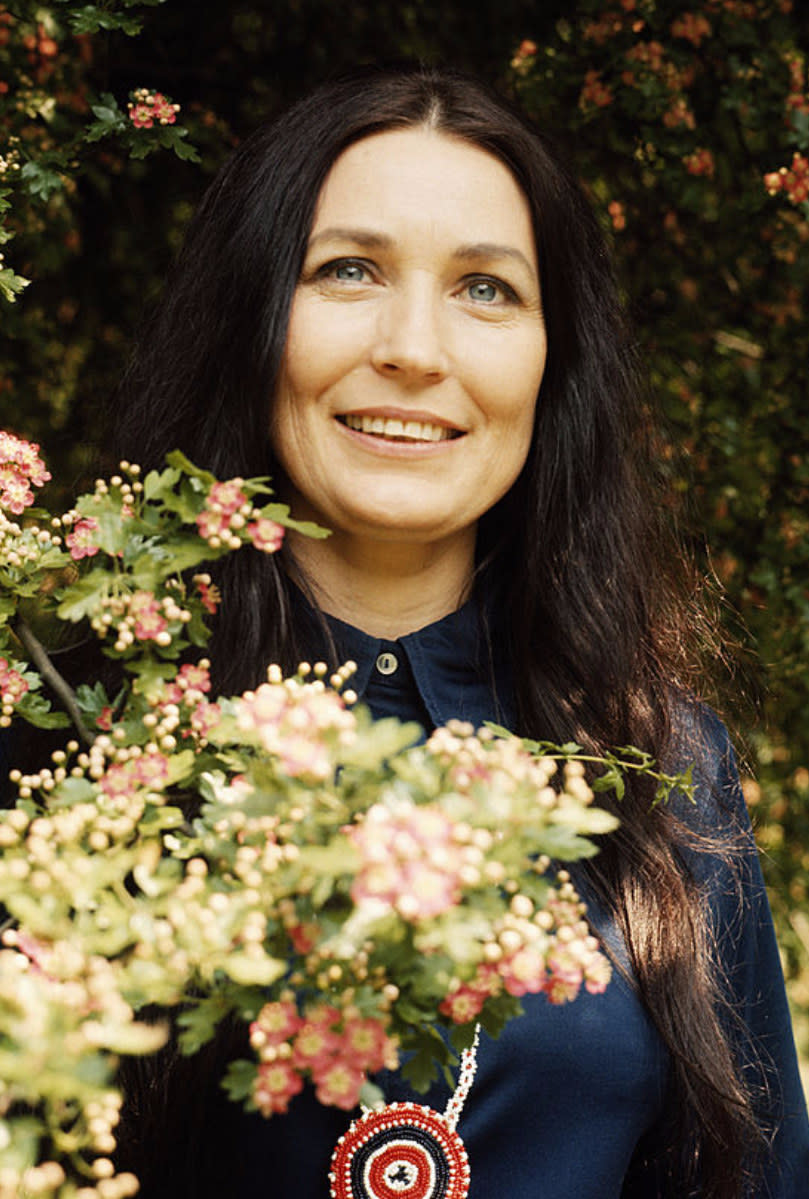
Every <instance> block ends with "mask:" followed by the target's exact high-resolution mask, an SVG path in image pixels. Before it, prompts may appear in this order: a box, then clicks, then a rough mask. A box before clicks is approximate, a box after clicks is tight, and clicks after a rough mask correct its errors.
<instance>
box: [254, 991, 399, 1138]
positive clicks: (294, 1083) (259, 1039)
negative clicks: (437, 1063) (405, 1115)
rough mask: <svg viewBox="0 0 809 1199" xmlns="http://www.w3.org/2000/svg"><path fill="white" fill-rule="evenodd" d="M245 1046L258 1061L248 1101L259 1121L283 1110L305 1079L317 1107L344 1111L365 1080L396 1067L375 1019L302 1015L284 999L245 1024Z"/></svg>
mask: <svg viewBox="0 0 809 1199" xmlns="http://www.w3.org/2000/svg"><path fill="white" fill-rule="evenodd" d="M250 1044H251V1045H252V1047H253V1049H255V1050H256V1052H257V1054H258V1059H259V1067H258V1074H257V1076H256V1082H255V1086H254V1090H253V1099H254V1100H255V1103H256V1107H257V1108H258V1110H259V1111H260V1112H261V1113H262V1115H265V1116H271V1115H272V1114H273V1113H274V1112H285V1111H287V1109H288V1107H289V1102H290V1100H291V1099H292V1098H293V1097H294V1096H295V1095H297V1094H298V1092H299V1091H301V1090H302V1089H303V1085H304V1081H305V1079H307V1078H310V1079H311V1080H312V1082H313V1083H314V1086H315V1095H316V1097H317V1099H318V1100H319V1101H320V1102H321V1103H323V1104H327V1105H329V1106H331V1107H339V1108H343V1109H344V1110H345V1111H350V1110H351V1108H353V1107H356V1105H357V1103H358V1102H359V1095H360V1089H361V1087H362V1084H363V1083H364V1081H365V1078H366V1076H367V1075H368V1074H369V1073H374V1072H375V1071H377V1070H381V1069H382V1068H383V1067H385V1066H388V1067H392V1066H395V1064H396V1048H395V1043H394V1042H393V1040H392V1039H391V1038H390V1037H389V1036H388V1034H387V1032H386V1031H385V1027H384V1025H383V1024H382V1023H381V1021H380V1020H372V1019H368V1018H367V1017H363V1016H361V1015H360V1013H359V1012H358V1011H356V1009H351V1008H346V1009H345V1010H343V1011H341V1010H340V1009H339V1008H336V1007H332V1006H331V1005H329V1004H319V1005H318V1006H316V1007H313V1008H311V1009H310V1010H309V1011H308V1012H307V1013H306V1014H305V1015H304V1016H301V1015H300V1014H299V1013H298V1009H297V1007H296V1005H295V1004H294V1003H293V1002H292V1001H290V1000H287V1001H277V1002H272V1003H267V1004H265V1005H264V1007H263V1008H262V1009H261V1011H260V1012H259V1014H258V1017H257V1018H256V1019H255V1020H254V1021H253V1023H252V1024H251V1025H250Z"/></svg>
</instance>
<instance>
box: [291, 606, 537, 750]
mask: <svg viewBox="0 0 809 1199" xmlns="http://www.w3.org/2000/svg"><path fill="white" fill-rule="evenodd" d="M295 591H296V600H298V601H299V603H300V605H301V608H300V609H299V611H300V614H301V616H303V618H304V619H303V621H302V626H303V627H302V630H301V631H302V639H303V644H304V647H305V649H306V652H307V653H309V654H310V655H311V656H312V657H313V658H317V657H320V658H326V659H327V660H328V659H332V660H333V658H334V656H335V653H336V657H337V659H338V662H340V663H342V662H347V661H354V662H356V664H357V671H356V674H355V675H354V676H353V678H352V680H351V684H350V685H351V687H352V688H353V690H354V691H356V693H357V695H358V697H359V698H360V699H361V700H365V701H366V702H367V703H368V705H369V707H370V708H371V710H372V712H373V713H374V715H394V714H399V715H401V717H402V718H403V719H412V718H415V714H416V711H417V709H420V710H421V711H422V713H425V714H426V716H428V717H429V721H430V722H431V723H432V725H433V727H438V726H440V725H444V724H446V723H447V721H449V720H452V719H455V720H467V721H469V722H470V723H472V724H473V725H474V726H475V727H476V728H477V727H479V726H480V725H481V724H483V722H484V721H486V720H493V721H496V722H498V723H501V724H506V725H512V724H513V716H514V698H513V681H512V677H511V669H510V664H509V659H508V654H507V652H505V645H504V635H503V634H504V630H503V629H502V627H501V626H502V622H498V621H496V620H495V619H494V613H493V611H492V605H491V604H487V603H485V602H484V603H481V601H480V600H479V599H478V598H477V597H476V596H473V597H472V598H471V599H470V600H468V601H467V602H466V603H465V604H463V605H462V606H461V607H460V608H458V609H457V610H456V611H455V612H450V613H449V615H447V616H444V617H442V618H441V619H440V620H437V621H434V622H433V623H432V624H429V625H426V626H425V627H424V628H422V629H418V630H416V631H415V632H413V633H408V634H406V635H405V636H403V637H400V638H398V639H396V640H387V639H385V638H380V637H372V636H371V635H370V634H368V633H365V632H363V631H362V630H361V629H358V628H355V627H354V626H353V625H350V624H347V623H346V622H345V621H342V620H338V619H337V617H335V616H329V615H324V616H321V615H320V614H319V613H318V612H316V611H315V610H314V609H313V608H312V607H311V605H310V604H309V603H308V601H307V600H306V599H305V597H304V596H303V594H302V593H301V592H299V591H298V590H297V588H296V589H295ZM324 622H325V626H324ZM329 639H331V640H332V641H333V650H334V652H332V653H329V652H328V649H329V647H328V641H329ZM384 654H392V655H394V657H395V658H396V660H397V662H399V663H402V664H404V663H406V665H407V667H408V668H409V669H404V670H401V671H399V670H397V671H396V672H394V674H393V675H389V676H382V677H380V672H379V667H378V663H379V660H380V655H384ZM383 665H384V663H383ZM397 676H398V677H397ZM422 722H423V721H422Z"/></svg>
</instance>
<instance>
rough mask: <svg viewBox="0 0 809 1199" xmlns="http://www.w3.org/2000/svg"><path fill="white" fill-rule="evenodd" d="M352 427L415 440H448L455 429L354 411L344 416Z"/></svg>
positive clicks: (425, 422)
mask: <svg viewBox="0 0 809 1199" xmlns="http://www.w3.org/2000/svg"><path fill="white" fill-rule="evenodd" d="M343 419H344V420H345V423H346V424H347V425H348V427H349V428H350V429H357V430H359V432H360V433H377V434H379V435H381V436H382V437H407V438H410V439H411V440H413V441H446V440H447V439H448V438H450V437H452V434H453V430H452V429H448V428H447V427H446V425H432V424H430V423H429V421H420V420H406V421H402V420H395V419H387V418H386V417H384V416H358V415H355V414H354V413H353V412H350V413H347V414H346V416H345V417H344V418H343Z"/></svg>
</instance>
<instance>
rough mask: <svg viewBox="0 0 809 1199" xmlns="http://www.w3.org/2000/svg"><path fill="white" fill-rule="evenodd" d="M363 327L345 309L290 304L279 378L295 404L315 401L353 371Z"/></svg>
mask: <svg viewBox="0 0 809 1199" xmlns="http://www.w3.org/2000/svg"><path fill="white" fill-rule="evenodd" d="M363 325H364V322H363V321H361V320H360V319H359V314H358V313H355V312H354V311H353V310H352V309H351V306H349V305H346V306H345V308H339V307H338V308H329V307H326V306H324V305H322V304H320V303H318V302H317V301H316V300H307V299H301V300H299V301H296V302H295V303H294V304H293V307H292V313H291V316H290V322H289V332H288V334H287V344H286V350H285V353H284V368H283V377H284V383H285V387H286V390H287V392H288V394H289V395H291V396H292V397H293V398H294V400H295V402H297V403H307V402H311V401H312V400H315V399H318V398H319V396H320V395H321V394H322V393H323V392H324V391H325V390H326V389H327V388H328V387H329V386H331V384H333V383H335V382H336V381H337V380H339V379H340V378H342V377H343V376H344V375H345V374H347V373H348V372H349V371H350V370H351V369H352V368H353V366H354V365H355V364H356V362H357V359H358V356H359V355H360V354H361V352H362V348H363V346H364V343H365V340H366V334H365V330H364V328H363Z"/></svg>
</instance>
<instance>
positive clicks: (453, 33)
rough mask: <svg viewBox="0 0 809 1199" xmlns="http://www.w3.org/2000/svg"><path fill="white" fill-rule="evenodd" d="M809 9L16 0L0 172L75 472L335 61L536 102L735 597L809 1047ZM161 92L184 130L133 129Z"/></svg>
mask: <svg viewBox="0 0 809 1199" xmlns="http://www.w3.org/2000/svg"><path fill="white" fill-rule="evenodd" d="M800 7H801V6H800V5H798V4H795V5H794V6H793V4H792V3H790V0H694V3H691V4H688V3H678V2H677V0H657V2H655V0H613V2H606V0H579V2H578V3H577V4H574V5H563V4H561V3H559V2H558V0H554V2H553V3H547V4H542V3H537V0H478V4H477V5H475V6H472V5H469V4H466V3H460V2H459V0H451V2H446V0H444V2H441V3H439V2H438V0H411V2H410V3H408V4H402V5H398V6H390V5H381V4H375V3H370V2H362V0H341V2H340V3H337V2H336V0H335V2H331V0H253V2H247V0H236V2H235V3H230V4H227V5H219V6H215V7H212V8H211V11H210V13H209V12H207V11H206V12H205V14H204V15H202V13H201V10H200V7H199V5H198V4H197V2H196V0H168V3H165V4H164V3H162V0H144V2H143V3H138V2H137V0H104V2H103V3H100V4H96V5H94V4H82V3H77V2H76V0H50V2H49V3H42V4H38V3H34V2H32V0H17V2H16V3H14V2H12V0H7V2H6V3H5V4H4V5H3V4H0V105H1V106H2V107H0V156H3V157H2V159H0V171H2V165H1V164H2V162H9V160H10V159H13V158H15V157H16V158H17V162H18V167H17V168H15V167H14V166H13V165H12V166H9V167H8V169H6V170H5V172H4V173H0V203H2V202H3V197H4V194H5V197H6V202H10V205H11V206H10V208H9V210H8V212H7V213H6V214H5V221H6V223H5V226H4V228H5V230H6V234H5V236H7V235H8V234H13V240H10V241H8V243H7V244H6V245H5V246H3V247H2V248H3V251H4V253H5V256H6V262H5V263H0V267H2V268H4V271H3V272H0V275H1V274H2V273H6V274H7V276H11V275H12V274H13V273H14V272H16V273H17V274H19V275H22V276H25V277H27V278H29V279H31V280H33V282H32V283H31V284H30V286H29V287H28V288H26V289H25V290H24V291H23V292H22V293H21V294H20V295H19V296H18V298H17V299H16V302H14V303H11V302H7V301H2V300H0V320H1V321H2V339H1V340H0V425H2V426H3V427H6V428H10V429H13V430H15V431H17V432H19V433H22V434H25V435H27V436H29V437H33V438H35V439H36V440H38V441H40V443H41V444H42V447H43V451H44V453H45V455H46V457H47V459H48V461H49V464H50V465H51V469H52V470H53V473H54V475H55V476H57V479H58V483H59V486H61V487H63V488H65V489H66V490H73V488H74V484H76V483H77V482H79V481H83V480H84V478H85V477H86V476H87V475H88V474H91V473H93V472H95V471H96V470H97V469H98V468H99V467H100V466H103V465H104V464H103V460H99V458H98V453H99V450H98V447H99V446H100V445H101V442H102V433H103V422H104V414H105V404H106V400H107V397H108V395H109V393H110V391H111V389H112V388H113V386H114V384H115V380H116V378H117V377H118V375H119V373H120V371H121V369H122V366H123V364H124V362H125V360H126V356H127V352H128V347H129V345H130V343H131V340H132V337H133V335H134V333H135V330H136V328H137V326H138V323H139V321H140V319H141V318H142V316H143V315H144V314H145V313H146V312H147V311H148V309H149V307H150V305H151V304H152V303H153V302H154V299H155V297H156V296H157V294H158V293H159V290H160V286H161V281H162V279H163V277H164V275H165V272H166V270H167V268H168V266H169V263H170V261H171V258H172V255H173V254H174V252H175V251H176V249H177V247H178V245H179V242H180V240H181V237H182V232H183V229H184V227H185V224H186V222H187V220H188V218H189V216H190V214H191V212H192V210H193V207H194V205H195V203H196V201H197V200H198V198H199V197H200V195H201V194H202V191H203V190H204V188H205V186H206V184H207V182H208V181H209V179H210V178H211V176H212V174H213V172H214V171H215V170H216V168H217V167H218V165H219V164H220V163H221V161H222V160H223V158H224V156H225V155H226V154H227V153H228V151H229V150H230V149H231V147H232V146H233V145H234V144H236V142H237V141H238V140H239V138H241V137H242V136H244V134H245V133H246V132H248V131H249V130H250V129H251V128H252V127H253V126H254V125H255V124H256V123H257V121H259V120H260V119H262V118H264V117H265V116H268V115H271V114H272V113H274V112H275V111H277V109H278V108H279V107H280V106H281V105H283V104H285V103H286V102H288V101H289V100H290V99H292V98H294V97H295V96H296V95H298V94H299V93H301V92H302V91H305V90H306V89H307V88H308V87H309V86H310V85H311V84H313V83H314V82H316V81H319V80H320V79H322V78H323V77H324V76H325V75H326V74H328V73H330V72H332V71H335V70H339V69H341V68H342V67H345V66H349V65H353V64H356V63H358V62H365V61H381V60H386V59H391V58H397V57H402V56H412V55H418V56H421V57H424V58H427V59H430V60H436V61H441V62H449V63H452V64H455V65H459V66H463V67H467V68H471V69H473V70H475V71H476V72H478V73H479V74H481V75H483V76H485V77H486V78H488V79H490V80H492V81H494V82H496V83H498V84H500V85H501V86H503V87H505V88H507V89H510V90H512V91H514V92H515V93H517V94H518V96H519V98H520V99H521V100H522V102H523V103H524V105H525V106H526V107H527V108H528V109H529V110H530V111H531V112H532V113H533V114H534V115H535V116H536V117H537V118H538V119H539V121H540V122H541V123H542V124H543V125H544V126H546V127H547V128H548V129H549V130H551V131H555V132H556V134H557V135H558V137H559V139H560V141H561V142H562V144H564V145H565V147H566V148H567V150H568V152H569V153H570V155H571V156H572V158H573V160H574V163H575V165H576V169H577V170H578V173H579V175H580V176H581V178H582V180H583V182H584V183H585V185H586V186H587V188H588V190H589V192H590V194H591V195H592V197H593V200H594V202H595V204H596V206H597V208H598V210H599V212H600V213H601V215H602V218H603V221H604V226H605V229H606V230H607V231H608V233H609V234H610V237H611V239H612V242H613V244H614V248H615V253H616V257H617V260H618V265H619V272H620V277H621V281H622V284H623V287H624V289H625V293H626V296H627V301H628V303H629V306H630V309H631V311H632V313H633V315H634V318H635V321H636V326H637V331H638V337H639V340H640V343H641V346H642V349H643V351H644V354H645V357H646V359H647V361H648V363H649V367H650V371H651V384H652V391H653V393H654V396H655V398H656V399H657V401H658V402H659V404H660V406H661V408H662V411H663V415H664V418H665V425H666V442H665V454H666V459H667V469H668V470H669V473H670V478H671V481H672V484H673V488H674V490H675V491H676V492H679V493H680V495H681V497H682V498H683V500H684V507H683V517H682V520H683V530H684V535H685V537H686V539H687V540H688V541H689V543H690V545H691V548H692V550H693V553H694V556H695V558H696V559H697V561H698V563H699V564H700V565H701V566H702V568H703V570H704V572H705V573H706V574H707V575H708V577H709V578H710V579H711V580H712V581H713V586H714V590H715V591H716V592H717V594H719V595H720V596H721V597H722V612H723V620H724V622H725V627H726V630H727V632H728V635H729V638H730V642H731V644H732V646H733V647H734V648H733V649H732V650H731V651H729V659H730V661H731V664H732V665H733V666H734V669H735V677H734V679H733V682H732V684H731V686H730V687H727V686H726V687H725V690H724V692H723V693H722V694H721V695H719V696H718V697H717V702H718V703H719V706H720V709H721V710H722V711H723V712H724V713H725V714H726V715H728V717H729V719H730V722H731V724H732V726H733V728H734V731H735V732H736V734H737V739H738V745H739V748H740V751H741V752H742V755H743V761H744V770H745V790H746V794H747V797H748V800H749V802H750V804H751V807H752V809H753V812H754V818H755V820H756V823H757V830H758V836H759V843H760V846H761V848H762V851H763V853H764V865H765V871H766V874H767V879H768V883H769V886H770V892H771V898H772V902H773V907H774V909H775V913H776V919H777V923H778V927H779V934H780V939H781V944H782V948H783V952H784V962H785V968H786V972H787V976H788V980H789V989H790V996H791V1000H792V1003H793V1008H794V1011H795V1015H796V1031H797V1034H798V1039H799V1043H800V1045H801V1048H802V1049H803V1051H804V1053H807V1054H809V902H807V889H808V887H809V678H808V677H807V669H806V666H805V662H806V658H807V651H809V537H808V536H807V533H809V508H807V496H809V395H807V382H806V362H807V353H808V351H809V344H808V343H809V325H807V321H806V316H805V311H804V296H805V294H806V288H807V283H809V260H808V259H807V241H808V240H809V221H808V215H809V203H807V201H806V199H805V198H804V197H803V195H802V192H801V189H800V186H798V185H795V186H794V187H793V185H792V184H790V187H791V188H792V190H791V192H790V193H787V192H786V191H785V190H783V189H782V190H780V191H779V192H778V193H777V194H775V195H771V194H769V192H768V190H767V188H766V187H765V185H764V176H765V175H766V174H768V173H771V172H776V171H778V170H779V168H781V167H785V168H788V167H789V166H790V164H791V163H792V161H793V155H794V154H795V153H800V154H806V153H807V150H809V82H808V81H807V75H806V64H805V57H804V56H805V55H807V54H809V17H807V16H802V15H801V14H800V12H799V8H800ZM139 21H142V22H143V28H142V31H141V32H140V33H139V34H138V35H137V36H132V35H133V34H135V33H136V32H137V24H138V22H139ZM144 86H145V87H149V88H155V89H158V90H160V91H161V92H164V93H166V94H167V95H169V96H170V98H171V99H172V100H174V101H176V102H178V103H179V104H180V105H181V108H182V111H181V114H180V122H181V123H182V124H181V126H180V124H178V126H177V127H171V128H164V129H155V130H143V131H134V130H133V129H132V127H131V124H130V123H129V122H128V121H127V119H126V102H127V96H128V94H129V93H130V91H131V90H132V89H134V88H137V87H144ZM180 128H183V129H184V128H187V129H188V131H189V135H188V138H187V139H186V138H185V135H184V134H183V133H182V132H178V130H179V129H180ZM14 139H17V140H14ZM190 145H193V146H196V147H197V149H198V151H199V161H198V162H195V161H192V158H193V154H191V153H189V146H190ZM10 150H11V151H13V153H12V154H11V155H9V151H10ZM172 150H173V151H174V152H175V153H173V154H172V153H171V151H172ZM151 151H155V152H154V153H152V152H151ZM782 177H783V176H782ZM5 236H4V240H5ZM0 244H2V243H0Z"/></svg>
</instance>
